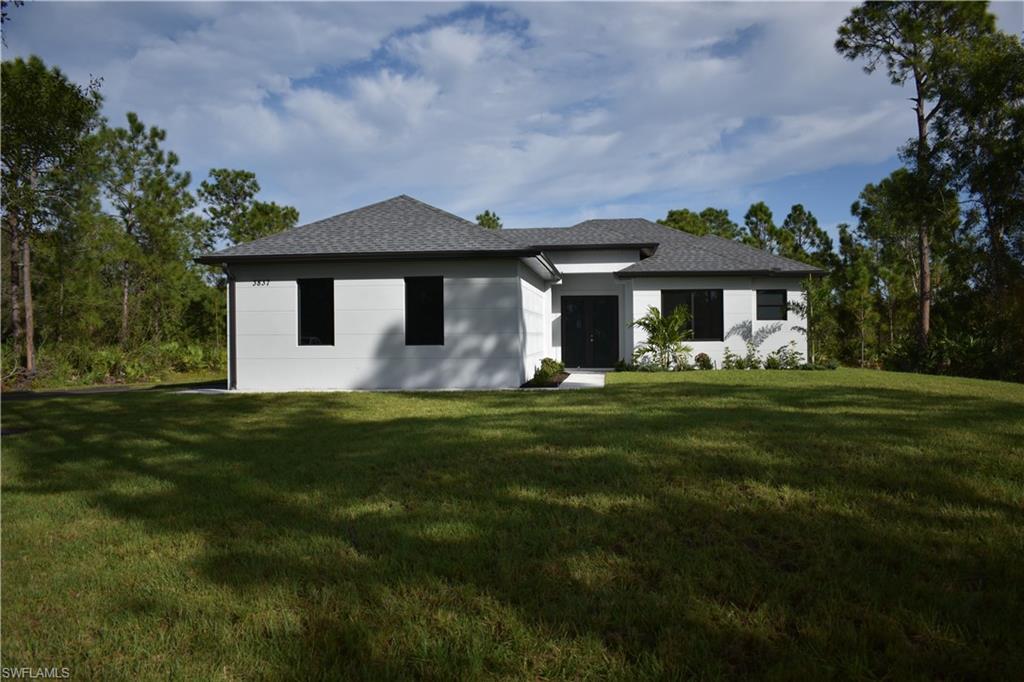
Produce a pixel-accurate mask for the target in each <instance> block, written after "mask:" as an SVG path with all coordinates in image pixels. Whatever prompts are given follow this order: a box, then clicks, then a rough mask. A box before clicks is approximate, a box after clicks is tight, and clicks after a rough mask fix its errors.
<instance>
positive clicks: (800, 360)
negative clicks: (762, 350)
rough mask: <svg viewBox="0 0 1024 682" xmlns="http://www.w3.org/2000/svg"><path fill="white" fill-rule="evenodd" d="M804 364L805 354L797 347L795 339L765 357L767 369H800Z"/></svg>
mask: <svg viewBox="0 0 1024 682" xmlns="http://www.w3.org/2000/svg"><path fill="white" fill-rule="evenodd" d="M803 364H804V354H803V353H801V352H800V351H798V350H797V349H796V343H795V342H793V341H790V342H789V343H788V344H787V345H785V346H781V347H779V348H778V349H777V350H775V351H773V352H772V353H769V354H768V356H767V357H765V359H764V368H765V369H800V367H801V366H803Z"/></svg>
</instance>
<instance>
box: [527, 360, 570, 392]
mask: <svg viewBox="0 0 1024 682" xmlns="http://www.w3.org/2000/svg"><path fill="white" fill-rule="evenodd" d="M564 371H565V365H563V364H562V363H561V362H559V361H558V360H555V359H554V358H544V359H543V360H541V361H540V366H539V367H537V369H535V370H534V371H533V380H532V381H531V382H530V383H531V384H533V385H535V386H547V385H549V384H551V383H553V382H554V380H555V377H557V376H558V375H559V374H561V373H562V372H564Z"/></svg>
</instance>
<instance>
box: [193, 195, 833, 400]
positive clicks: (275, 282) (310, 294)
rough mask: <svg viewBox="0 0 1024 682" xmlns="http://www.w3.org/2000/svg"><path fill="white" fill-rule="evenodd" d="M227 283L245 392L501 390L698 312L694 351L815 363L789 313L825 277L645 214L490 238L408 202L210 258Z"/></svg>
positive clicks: (610, 358)
mask: <svg viewBox="0 0 1024 682" xmlns="http://www.w3.org/2000/svg"><path fill="white" fill-rule="evenodd" d="M198 260H199V261H200V262H202V263H207V264H211V265H220V266H222V267H223V268H224V270H225V272H226V273H227V276H228V329H229V335H228V338H229V341H228V346H229V379H228V381H229V386H230V387H231V388H238V389H242V390H254V391H260V390H292V389H382V388H409V389H413V388H502V387H514V386H519V385H520V384H521V383H523V382H524V381H526V380H527V379H529V378H530V377H531V376H532V375H533V371H534V368H535V367H536V366H537V365H538V364H539V363H540V360H541V359H542V358H544V357H546V356H550V357H553V358H557V359H560V360H562V361H563V362H564V363H565V365H566V366H567V367H568V368H602V367H612V366H614V365H615V364H616V362H618V361H619V360H622V359H626V360H628V359H630V358H631V356H632V350H633V348H634V346H635V345H636V344H637V343H639V342H641V341H642V340H643V339H642V338H641V336H640V335H641V333H642V332H640V330H637V329H635V328H633V327H632V326H631V324H630V323H631V322H632V321H633V320H634V319H636V318H637V317H640V316H642V315H643V314H644V313H645V312H646V311H647V308H648V307H649V306H655V307H660V308H661V309H662V310H663V311H667V310H668V309H671V308H673V307H674V306H677V305H684V306H687V307H688V308H689V309H690V312H691V316H692V328H693V340H692V341H689V342H688V343H689V345H691V346H692V347H693V349H694V353H707V354H708V355H709V356H710V357H711V359H712V360H713V361H714V362H716V363H718V364H720V363H721V361H722V357H723V353H724V351H725V349H726V348H727V347H728V348H731V349H732V350H733V351H734V352H736V353H739V354H742V353H744V352H745V342H744V340H743V335H742V332H743V330H744V329H746V332H747V333H748V334H749V333H750V331H751V330H752V331H754V332H757V331H758V330H759V329H762V328H763V327H764V326H765V325H774V326H773V327H772V329H775V328H776V327H777V328H778V330H777V331H774V333H772V334H771V335H770V336H769V338H768V340H767V341H766V342H765V344H764V346H763V348H764V349H765V350H775V349H776V348H778V347H780V346H785V345H787V344H789V343H790V342H794V343H795V344H796V345H797V347H798V349H799V350H800V351H801V352H803V353H806V340H805V338H804V336H803V335H802V333H800V331H799V329H798V328H799V327H801V326H802V325H803V323H804V321H803V319H801V318H800V316H798V315H795V314H794V313H793V311H791V310H788V309H787V303H788V302H790V301H793V300H795V299H797V298H799V297H801V296H802V293H801V281H802V280H803V279H805V278H806V277H808V276H810V275H814V274H817V273H819V272H820V271H818V270H817V269H815V268H813V267H811V266H808V265H805V264H802V263H798V262H795V261H792V260H788V259H785V258H781V257H779V256H775V255H772V254H769V253H766V252H764V251H759V250H757V249H753V248H750V247H747V246H744V245H742V244H739V243H736V242H733V241H729V240H726V239H722V238H719V237H714V236H704V237H696V236H694V235H690V234H687V233H685V232H679V231H677V230H672V229H669V228H666V227H663V226H661V225H658V224H655V223H652V222H650V221H647V220H643V219H640V218H629V219H615V220H587V221H585V222H582V223H579V224H578V225H574V226H572V227H564V228H532V229H519V230H514V229H506V230H500V231H494V230H486V229H484V228H481V227H479V226H477V225H475V224H474V223H471V222H469V221H467V220H464V219H463V218H460V217H458V216H456V215H453V214H451V213H448V212H446V211H443V210H441V209H439V208H435V207H433V206H429V205H427V204H425V203H423V202H420V201H417V200H416V199H413V198H412V197H408V196H404V195H403V196H398V197H395V198H393V199H388V200H387V201H382V202H379V203H376V204H372V205H370V206H365V207H363V208H359V209H356V210H353V211H349V212H347V213H342V214H340V215H336V216H334V217H332V218H326V219H324V220H319V221H317V222H314V223H310V224H308V225H302V226H300V227H296V228H294V229H291V230H287V231H285V232H281V233H279V234H275V235H272V236H269V237H265V238H263V239H259V240H256V241H253V242H249V243H245V244H238V245H236V246H232V247H230V248H227V249H224V250H222V251H218V252H216V253H212V254H208V255H205V256H202V257H200V258H199V259H198Z"/></svg>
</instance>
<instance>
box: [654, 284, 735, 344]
mask: <svg viewBox="0 0 1024 682" xmlns="http://www.w3.org/2000/svg"><path fill="white" fill-rule="evenodd" d="M678 306H685V307H686V309H687V310H688V311H689V313H690V315H689V317H690V330H691V331H692V332H693V340H694V341H721V340H723V339H724V338H725V333H724V330H723V319H724V315H723V314H722V290H721V289H668V290H665V291H662V292H661V312H662V314H664V315H671V314H672V312H673V311H674V310H675V309H676V308H677V307H678Z"/></svg>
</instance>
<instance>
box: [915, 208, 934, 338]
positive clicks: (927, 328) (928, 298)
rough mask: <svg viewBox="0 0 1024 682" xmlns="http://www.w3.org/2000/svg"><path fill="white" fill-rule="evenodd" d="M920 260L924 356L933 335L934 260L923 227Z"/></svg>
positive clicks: (919, 331) (919, 335)
mask: <svg viewBox="0 0 1024 682" xmlns="http://www.w3.org/2000/svg"><path fill="white" fill-rule="evenodd" d="M917 246H918V258H919V259H920V261H921V295H920V297H919V299H918V300H919V304H920V305H919V308H918V315H919V318H920V323H919V324H918V327H917V345H918V349H919V350H920V351H921V353H922V354H923V353H924V352H925V351H926V350H928V336H929V334H930V333H931V317H932V270H931V267H930V265H929V264H930V263H931V259H932V255H931V254H932V247H931V241H930V239H929V238H928V228H926V227H924V226H922V227H920V228H919V229H918V233H917Z"/></svg>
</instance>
